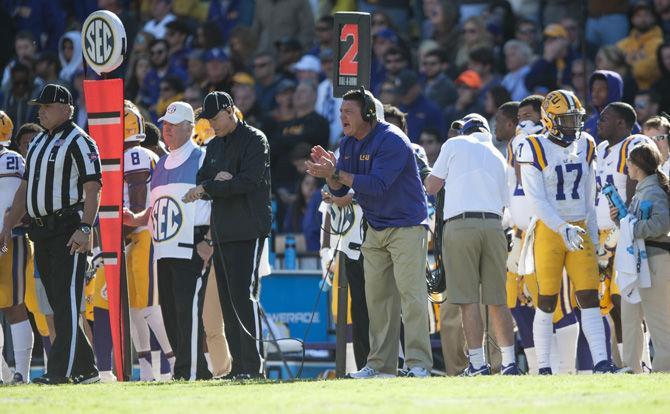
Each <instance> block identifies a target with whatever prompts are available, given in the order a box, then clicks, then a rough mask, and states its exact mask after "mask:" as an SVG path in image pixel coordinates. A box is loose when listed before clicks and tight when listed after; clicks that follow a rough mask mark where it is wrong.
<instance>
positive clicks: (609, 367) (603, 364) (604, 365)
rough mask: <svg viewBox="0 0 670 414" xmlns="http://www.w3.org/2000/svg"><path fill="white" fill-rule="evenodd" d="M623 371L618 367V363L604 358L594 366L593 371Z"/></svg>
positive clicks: (610, 372) (606, 372)
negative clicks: (615, 363)
mask: <svg viewBox="0 0 670 414" xmlns="http://www.w3.org/2000/svg"><path fill="white" fill-rule="evenodd" d="M620 372H622V371H621V370H620V369H619V368H617V366H616V365H614V363H613V362H612V361H610V360H607V359H605V360H603V361H600V362H598V363H597V364H596V365H595V366H594V367H593V373H594V374H618V373H620Z"/></svg>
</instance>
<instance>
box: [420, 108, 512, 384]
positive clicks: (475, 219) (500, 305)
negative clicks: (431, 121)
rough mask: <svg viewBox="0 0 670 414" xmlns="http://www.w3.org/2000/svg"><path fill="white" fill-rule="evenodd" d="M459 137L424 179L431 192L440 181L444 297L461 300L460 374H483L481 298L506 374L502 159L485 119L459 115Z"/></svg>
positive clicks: (508, 318) (508, 325)
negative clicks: (464, 352) (463, 355)
mask: <svg viewBox="0 0 670 414" xmlns="http://www.w3.org/2000/svg"><path fill="white" fill-rule="evenodd" d="M460 134H461V135H460V136H456V137H453V138H450V139H448V140H447V142H445V143H444V145H442V149H441V150H440V155H439V156H438V157H437V161H435V164H434V165H433V171H432V172H431V174H430V175H429V176H428V177H427V178H426V181H425V183H426V190H427V191H428V193H429V194H436V193H437V192H438V191H439V190H440V189H441V188H442V186H443V185H444V190H445V194H447V197H445V200H444V216H443V217H444V218H445V220H444V233H443V243H442V250H443V252H442V255H443V257H444V267H445V269H447V274H446V282H447V301H448V302H449V303H453V304H457V305H460V307H461V314H462V318H463V330H464V332H465V339H466V342H467V345H468V357H469V360H470V364H469V366H468V368H467V369H466V371H465V372H464V374H465V375H468V376H474V375H488V374H490V368H489V366H488V365H487V364H486V362H485V361H484V349H483V347H482V344H483V341H484V327H483V326H482V317H481V313H480V309H479V304H480V302H481V303H483V304H485V305H489V309H490V311H491V317H492V320H493V327H494V330H495V333H496V338H497V340H498V344H499V345H500V349H501V353H502V357H503V367H502V373H503V374H505V375H517V374H518V373H519V372H518V370H517V367H516V363H515V361H516V359H515V353H514V336H513V326H512V315H511V313H510V311H509V308H508V307H507V298H506V294H505V281H506V261H507V239H506V237H505V233H504V231H503V227H502V214H503V208H504V207H505V206H507V205H509V201H508V200H509V195H508V191H507V181H506V180H507V178H506V177H507V175H506V164H505V159H504V158H503V157H502V154H500V152H498V150H497V149H496V148H495V147H494V146H493V143H492V142H491V132H490V130H489V126H488V122H487V121H486V119H484V118H483V117H482V116H480V115H478V114H470V115H467V116H466V117H465V118H463V125H462V126H461V127H460ZM436 225H437V224H436Z"/></svg>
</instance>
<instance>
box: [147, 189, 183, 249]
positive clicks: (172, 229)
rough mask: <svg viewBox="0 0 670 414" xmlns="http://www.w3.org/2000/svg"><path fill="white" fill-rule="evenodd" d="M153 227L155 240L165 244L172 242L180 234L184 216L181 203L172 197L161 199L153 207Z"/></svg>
mask: <svg viewBox="0 0 670 414" xmlns="http://www.w3.org/2000/svg"><path fill="white" fill-rule="evenodd" d="M151 215H152V225H153V235H154V240H155V241H157V242H163V241H166V240H170V239H171V238H173V237H174V236H176V235H177V234H178V233H179V230H180V229H181V225H182V223H183V221H184V215H183V213H182V211H181V207H180V206H179V203H178V202H177V201H176V200H175V199H173V198H172V197H167V196H165V197H160V198H158V199H157V200H156V201H155V202H154V205H153V208H152V211H151Z"/></svg>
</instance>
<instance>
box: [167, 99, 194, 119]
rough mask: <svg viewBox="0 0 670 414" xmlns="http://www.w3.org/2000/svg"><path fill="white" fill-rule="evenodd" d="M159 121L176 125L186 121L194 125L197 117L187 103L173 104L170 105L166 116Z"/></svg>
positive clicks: (178, 102)
mask: <svg viewBox="0 0 670 414" xmlns="http://www.w3.org/2000/svg"><path fill="white" fill-rule="evenodd" d="M158 121H166V122H169V123H171V124H174V125H176V124H180V123H182V122H184V121H188V122H190V123H192V124H194V123H195V115H194V114H193V107H192V106H191V105H189V104H187V103H186V102H181V101H177V102H172V103H171V104H170V105H168V107H167V110H166V111H165V115H163V116H162V117H160V118H158Z"/></svg>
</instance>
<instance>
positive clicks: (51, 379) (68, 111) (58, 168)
mask: <svg viewBox="0 0 670 414" xmlns="http://www.w3.org/2000/svg"><path fill="white" fill-rule="evenodd" d="M31 103H32V104H35V105H39V112H38V114H39V119H40V124H41V125H42V126H43V127H44V129H45V130H46V131H44V132H42V133H40V134H38V135H37V136H35V138H33V140H32V142H31V143H30V148H29V149H28V156H27V159H26V169H25V174H24V176H23V182H22V183H21V185H20V186H19V189H18V191H17V192H16V196H15V198H14V203H13V204H12V208H11V210H10V211H9V213H7V216H6V219H5V222H4V228H3V229H2V233H1V235H0V248H1V247H3V246H6V245H7V243H8V241H9V239H8V237H10V235H11V229H12V227H13V226H14V225H15V224H17V223H18V222H19V221H20V220H21V218H22V217H23V216H24V215H25V213H26V212H27V213H28V215H29V216H30V228H29V234H30V239H31V240H32V241H33V242H34V243H35V262H36V265H37V271H38V272H39V274H40V278H41V280H42V283H43V284H44V289H45V292H46V294H47V298H48V299H49V304H50V305H51V307H52V308H53V311H54V324H55V328H56V332H57V333H58V335H56V339H55V340H54V342H53V344H52V347H51V352H49V358H48V362H47V367H46V368H47V374H45V375H44V376H42V377H40V378H36V379H34V380H33V382H35V383H38V384H63V383H67V382H70V381H72V382H75V383H90V382H97V381H99V379H100V378H99V376H98V370H97V368H96V367H95V362H94V359H93V350H92V349H91V344H89V342H88V340H87V339H86V337H85V335H84V332H83V330H82V328H81V327H80V326H79V306H80V304H81V296H82V291H83V288H84V273H85V271H86V255H87V253H88V251H89V250H90V245H91V225H92V224H93V222H94V220H95V217H96V215H97V214H98V207H99V205H100V189H101V187H102V181H101V180H102V174H101V172H100V157H99V155H98V148H97V147H96V145H95V142H94V141H93V140H92V139H91V138H90V137H89V136H88V135H87V134H86V132H84V130H82V129H81V128H79V127H78V126H77V125H75V123H74V122H72V114H73V112H74V106H73V105H72V95H70V92H69V91H68V90H67V89H66V88H64V87H62V86H60V85H55V84H47V85H45V86H44V88H43V89H42V91H41V93H40V95H39V96H38V97H37V99H34V100H32V101H31Z"/></svg>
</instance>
